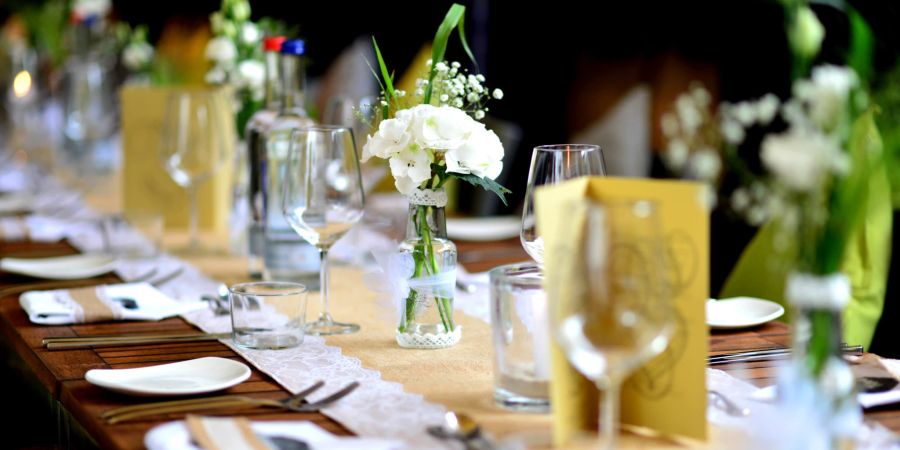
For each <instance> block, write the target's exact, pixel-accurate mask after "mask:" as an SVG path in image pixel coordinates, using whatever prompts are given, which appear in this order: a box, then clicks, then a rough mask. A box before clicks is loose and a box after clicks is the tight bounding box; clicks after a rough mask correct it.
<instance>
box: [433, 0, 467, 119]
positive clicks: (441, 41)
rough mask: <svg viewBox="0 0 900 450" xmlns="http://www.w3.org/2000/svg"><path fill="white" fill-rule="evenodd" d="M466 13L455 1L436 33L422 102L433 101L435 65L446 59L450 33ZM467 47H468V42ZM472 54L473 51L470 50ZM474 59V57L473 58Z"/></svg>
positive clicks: (463, 7) (464, 8)
mask: <svg viewBox="0 0 900 450" xmlns="http://www.w3.org/2000/svg"><path fill="white" fill-rule="evenodd" d="M465 14H466V7H465V6H463V5H460V4H458V3H454V4H453V6H451V7H450V10H449V11H447V15H446V16H444V21H443V22H441V25H440V26H439V27H438V30H437V33H435V35H434V42H433V43H432V44H431V62H432V64H431V70H430V71H429V72H428V86H427V87H426V88H425V96H424V97H423V98H422V103H425V104H428V103H431V91H432V82H433V81H434V76H435V74H436V73H437V72H436V70H435V68H434V66H435V65H436V64H437V63H438V62H440V61H443V60H444V53H446V52H447V42H448V41H449V40H450V33H452V32H453V29H454V28H456V27H457V26H458V25H459V24H460V22H462V20H463V17H465ZM465 47H468V45H467V44H466V45H465ZM468 53H469V54H470V55H471V51H470V52H468ZM473 59H474V58H473Z"/></svg>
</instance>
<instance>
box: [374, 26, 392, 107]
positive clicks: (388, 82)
mask: <svg viewBox="0 0 900 450" xmlns="http://www.w3.org/2000/svg"><path fill="white" fill-rule="evenodd" d="M372 45H374V46H375V56H376V57H377V58H378V67H379V68H380V69H381V78H382V79H384V87H385V90H384V93H385V95H387V97H388V99H389V100H393V99H394V95H395V94H394V82H393V80H392V79H391V74H390V73H388V69H387V65H386V64H385V63H384V58H382V57H381V50H379V49H378V42H375V36H372Z"/></svg>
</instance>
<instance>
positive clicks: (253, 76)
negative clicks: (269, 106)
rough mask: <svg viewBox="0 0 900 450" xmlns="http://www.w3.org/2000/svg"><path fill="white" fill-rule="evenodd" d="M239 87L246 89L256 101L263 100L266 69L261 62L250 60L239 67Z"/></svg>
mask: <svg viewBox="0 0 900 450" xmlns="http://www.w3.org/2000/svg"><path fill="white" fill-rule="evenodd" d="M237 74H238V86H240V87H245V88H247V89H249V90H250V92H251V93H252V94H253V97H254V100H262V98H263V96H264V94H265V92H264V89H265V86H264V85H265V82H266V67H265V65H263V63H262V62H261V61H256V60H253V59H248V60H246V61H242V62H241V63H240V64H238V67H237Z"/></svg>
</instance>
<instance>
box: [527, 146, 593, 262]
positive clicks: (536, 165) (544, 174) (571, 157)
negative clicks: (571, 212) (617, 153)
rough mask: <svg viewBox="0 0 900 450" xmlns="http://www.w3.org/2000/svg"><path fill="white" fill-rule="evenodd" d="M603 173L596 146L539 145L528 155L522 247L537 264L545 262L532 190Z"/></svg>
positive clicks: (542, 241)
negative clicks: (529, 164)
mask: <svg viewBox="0 0 900 450" xmlns="http://www.w3.org/2000/svg"><path fill="white" fill-rule="evenodd" d="M588 175H606V167H605V165H604V162H603V151H602V150H601V149H600V146H598V145H587V144H560V145H541V146H538V147H535V148H534V152H533V153H532V154H531V169H530V170H529V171H528V187H527V188H526V190H525V207H524V209H523V210H522V232H521V233H520V235H519V236H520V238H521V240H522V247H524V248H525V251H526V252H527V253H528V255H530V256H531V257H532V258H533V259H534V260H535V262H537V263H538V265H539V266H543V265H544V240H543V239H541V237H540V236H538V234H537V231H536V230H535V221H536V219H535V215H534V190H535V188H537V187H538V186H541V185H544V184H557V183H562V182H563V181H566V180H568V179H571V178H577V177H581V176H588Z"/></svg>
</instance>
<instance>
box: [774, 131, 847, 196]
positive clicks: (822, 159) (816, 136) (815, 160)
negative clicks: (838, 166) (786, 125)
mask: <svg viewBox="0 0 900 450" xmlns="http://www.w3.org/2000/svg"><path fill="white" fill-rule="evenodd" d="M841 156H842V155H841V150H840V148H837V147H836V146H834V143H833V142H832V141H830V140H829V139H828V138H826V137H825V136H824V135H822V134H820V133H812V132H809V131H801V130H798V129H796V128H791V129H790V130H788V131H787V132H785V133H782V134H776V135H772V134H770V135H768V136H766V137H765V139H763V142H762V152H761V153H760V159H761V160H762V163H763V165H764V166H765V167H766V169H767V170H768V171H769V172H771V173H772V175H773V177H774V178H775V180H776V181H777V182H778V183H780V184H782V185H784V186H785V187H787V188H788V189H791V190H794V191H798V192H812V191H815V190H816V189H818V188H819V187H820V186H821V185H822V183H823V182H824V180H825V176H826V174H827V173H828V172H829V171H830V170H831V169H832V168H833V167H832V166H833V165H834V164H835V162H836V161H839V160H841V158H840V157H841Z"/></svg>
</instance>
